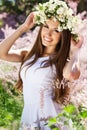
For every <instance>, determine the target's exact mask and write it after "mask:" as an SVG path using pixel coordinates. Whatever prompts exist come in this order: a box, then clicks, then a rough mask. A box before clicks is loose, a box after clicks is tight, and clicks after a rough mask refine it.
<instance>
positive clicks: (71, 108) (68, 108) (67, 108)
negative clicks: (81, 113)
mask: <svg viewBox="0 0 87 130" xmlns="http://www.w3.org/2000/svg"><path fill="white" fill-rule="evenodd" d="M64 110H65V112H67V113H69V114H72V113H73V112H74V111H75V110H76V107H75V106H74V105H72V104H69V105H67V106H65V107H64Z"/></svg>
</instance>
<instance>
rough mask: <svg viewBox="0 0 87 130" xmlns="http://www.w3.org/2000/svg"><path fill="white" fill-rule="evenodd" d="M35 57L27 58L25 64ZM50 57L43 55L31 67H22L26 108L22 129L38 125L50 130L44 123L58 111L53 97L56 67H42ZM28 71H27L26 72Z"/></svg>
mask: <svg viewBox="0 0 87 130" xmlns="http://www.w3.org/2000/svg"><path fill="white" fill-rule="evenodd" d="M33 58H34V57H32V58H31V59H29V60H27V61H26V63H25V64H24V65H23V66H25V65H26V64H27V63H28V62H30V61H31V60H32V59H33ZM48 59H49V57H41V58H38V60H37V61H36V62H35V63H34V64H33V65H32V66H30V67H22V70H21V73H20V75H21V78H22V81H23V95H24V109H23V113H22V117H21V127H20V130H25V128H26V130H30V129H31V128H32V127H38V128H41V129H44V130H48V129H49V128H47V127H46V126H44V124H45V123H46V121H47V119H48V118H50V117H54V116H56V115H57V114H58V111H59V112H60V106H59V105H58V108H59V110H58V111H57V110H56V108H55V106H54V102H53V100H52V98H53V82H54V79H55V76H56V73H55V67H54V66H53V67H51V66H49V67H45V68H42V66H43V64H44V63H43V64H42V66H41V63H42V61H44V60H48ZM25 71H26V72H25Z"/></svg>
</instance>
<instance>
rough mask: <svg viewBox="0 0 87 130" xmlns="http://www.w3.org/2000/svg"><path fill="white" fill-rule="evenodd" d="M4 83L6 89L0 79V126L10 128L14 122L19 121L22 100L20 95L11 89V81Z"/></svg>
mask: <svg viewBox="0 0 87 130" xmlns="http://www.w3.org/2000/svg"><path fill="white" fill-rule="evenodd" d="M5 85H6V86H7V87H6V89H4V87H3V83H2V81H0V126H2V127H9V128H10V127H12V125H13V124H14V122H17V123H19V122H20V117H21V113H22V108H23V101H22V95H19V94H18V92H16V91H15V89H13V85H12V84H11V83H5ZM8 89H9V90H10V92H9V91H8ZM17 123H16V125H17Z"/></svg>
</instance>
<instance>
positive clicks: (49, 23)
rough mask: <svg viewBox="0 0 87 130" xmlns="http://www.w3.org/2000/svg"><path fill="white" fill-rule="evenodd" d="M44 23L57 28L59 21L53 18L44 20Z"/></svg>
mask: <svg viewBox="0 0 87 130" xmlns="http://www.w3.org/2000/svg"><path fill="white" fill-rule="evenodd" d="M46 24H47V25H48V26H51V27H54V28H58V25H59V22H58V21H54V20H53V19H48V20H47V21H46Z"/></svg>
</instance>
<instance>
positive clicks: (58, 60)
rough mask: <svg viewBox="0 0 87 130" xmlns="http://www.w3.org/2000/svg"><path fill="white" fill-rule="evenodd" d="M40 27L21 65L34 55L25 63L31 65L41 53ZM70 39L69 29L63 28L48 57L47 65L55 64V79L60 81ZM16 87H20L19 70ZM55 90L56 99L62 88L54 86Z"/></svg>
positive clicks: (42, 50)
mask: <svg viewBox="0 0 87 130" xmlns="http://www.w3.org/2000/svg"><path fill="white" fill-rule="evenodd" d="M41 29H42V27H41V28H40V30H39V33H38V36H37V39H36V42H35V44H34V46H33V48H32V49H31V51H30V52H29V53H27V55H26V56H25V57H24V59H23V62H22V64H21V66H22V65H23V63H24V62H25V61H26V60H28V59H29V58H31V57H32V56H33V55H34V56H35V57H34V59H33V61H32V62H30V63H29V64H27V65H28V66H29V65H30V66H31V65H33V64H34V63H35V62H36V61H37V59H38V58H39V57H41V56H42V55H43V53H44V46H43V45H42V41H41ZM70 41H71V33H70V31H69V30H63V31H62V33H61V38H60V41H59V43H58V44H57V46H56V49H55V53H54V55H53V57H52V58H50V59H49V61H48V65H53V64H54V65H55V68H56V79H59V81H60V82H61V80H62V79H63V68H64V66H65V64H66V61H67V58H68V57H69V51H70ZM20 70H21V68H20ZM16 87H17V88H18V89H22V80H21V78H20V71H19V80H18V82H17V84H16ZM55 90H56V91H55V99H56V98H57V97H60V96H61V95H62V88H60V90H58V88H55ZM58 95H59V96H58Z"/></svg>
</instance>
